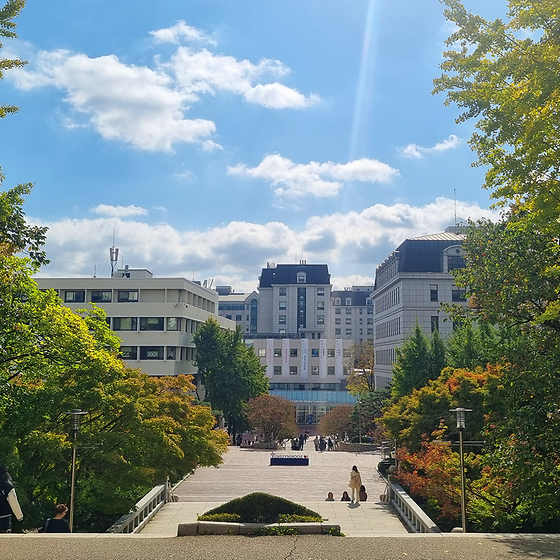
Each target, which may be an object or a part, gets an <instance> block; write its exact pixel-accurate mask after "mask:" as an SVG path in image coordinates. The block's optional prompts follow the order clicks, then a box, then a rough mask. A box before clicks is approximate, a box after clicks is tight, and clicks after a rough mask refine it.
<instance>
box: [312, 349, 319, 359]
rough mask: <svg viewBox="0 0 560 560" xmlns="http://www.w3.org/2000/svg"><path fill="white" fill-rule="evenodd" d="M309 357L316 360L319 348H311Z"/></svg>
mask: <svg viewBox="0 0 560 560" xmlns="http://www.w3.org/2000/svg"><path fill="white" fill-rule="evenodd" d="M311 357H312V358H318V357H319V348H311Z"/></svg>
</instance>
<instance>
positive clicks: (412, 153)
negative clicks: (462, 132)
mask: <svg viewBox="0 0 560 560" xmlns="http://www.w3.org/2000/svg"><path fill="white" fill-rule="evenodd" d="M460 144H461V138H459V137H458V136H455V134H451V135H450V136H449V138H446V139H445V140H443V141H442V142H438V143H437V144H435V145H434V146H432V147H431V148H425V147H423V146H419V145H418V144H409V145H408V146H406V147H404V148H400V152H401V155H402V156H403V157H406V158H415V159H420V158H422V157H423V156H424V155H425V154H430V153H435V152H445V151H446V150H452V149H453V148H456V147H457V146H459V145H460Z"/></svg>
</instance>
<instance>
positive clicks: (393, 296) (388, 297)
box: [375, 286, 401, 314]
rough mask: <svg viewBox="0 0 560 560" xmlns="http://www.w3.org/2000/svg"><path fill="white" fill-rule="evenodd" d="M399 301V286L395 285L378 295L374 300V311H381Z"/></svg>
mask: <svg viewBox="0 0 560 560" xmlns="http://www.w3.org/2000/svg"><path fill="white" fill-rule="evenodd" d="M400 302H401V288H400V286H397V287H396V288H394V289H393V290H391V291H390V292H387V293H386V294H385V295H384V296H382V297H380V298H379V299H378V300H377V301H376V302H375V313H376V314H377V313H381V312H382V311H385V310H386V309H390V308H391V307H394V306H395V305H398V304H399V303H400Z"/></svg>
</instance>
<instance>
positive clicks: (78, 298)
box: [64, 290, 86, 303]
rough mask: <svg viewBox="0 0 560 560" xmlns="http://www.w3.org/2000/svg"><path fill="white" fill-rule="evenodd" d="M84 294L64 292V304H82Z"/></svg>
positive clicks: (77, 291)
mask: <svg viewBox="0 0 560 560" xmlns="http://www.w3.org/2000/svg"><path fill="white" fill-rule="evenodd" d="M85 300H86V292H85V291H84V290H66V291H65V292H64V302H65V303H84V301H85Z"/></svg>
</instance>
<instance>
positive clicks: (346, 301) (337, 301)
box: [334, 297, 373, 305]
mask: <svg viewBox="0 0 560 560" xmlns="http://www.w3.org/2000/svg"><path fill="white" fill-rule="evenodd" d="M334 304H335V305H342V299H341V298H339V297H337V298H334ZM344 305H352V298H349V297H347V298H344ZM366 305H373V301H372V300H371V299H370V298H367V299H366Z"/></svg>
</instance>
